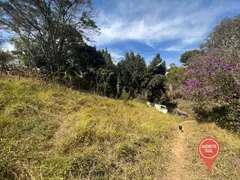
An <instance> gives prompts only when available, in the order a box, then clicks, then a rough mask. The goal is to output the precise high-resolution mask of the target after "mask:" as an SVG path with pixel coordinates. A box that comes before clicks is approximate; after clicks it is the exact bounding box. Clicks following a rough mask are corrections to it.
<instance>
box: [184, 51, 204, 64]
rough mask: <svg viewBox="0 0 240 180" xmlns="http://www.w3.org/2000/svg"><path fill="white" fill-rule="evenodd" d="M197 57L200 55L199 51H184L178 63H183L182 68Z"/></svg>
mask: <svg viewBox="0 0 240 180" xmlns="http://www.w3.org/2000/svg"><path fill="white" fill-rule="evenodd" d="M197 55H201V51H199V50H197V49H194V50H191V51H186V52H185V53H183V54H182V55H181V57H180V62H181V63H183V65H184V66H187V65H188V64H189V63H190V62H191V61H193V60H194V59H195V58H196V57H197Z"/></svg>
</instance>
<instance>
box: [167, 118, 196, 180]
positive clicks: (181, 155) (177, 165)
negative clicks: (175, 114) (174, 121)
mask: <svg viewBox="0 0 240 180" xmlns="http://www.w3.org/2000/svg"><path fill="white" fill-rule="evenodd" d="M191 123H196V121H195V120H186V121H184V122H182V123H181V125H182V126H183V132H180V131H177V132H176V133H175V137H174V141H173V148H172V154H173V157H172V160H171V162H170V164H171V165H170V168H169V171H168V174H167V175H166V177H165V178H163V179H164V180H183V179H185V178H184V174H186V173H185V172H184V165H185V158H186V154H185V152H186V150H187V139H186V138H187V135H186V134H187V133H188V135H189V133H191V130H190V129H191V128H189V126H190V125H191Z"/></svg>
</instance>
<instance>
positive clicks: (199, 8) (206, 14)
mask: <svg viewBox="0 0 240 180" xmlns="http://www.w3.org/2000/svg"><path fill="white" fill-rule="evenodd" d="M104 2H106V1H104ZM225 2H226V1H225ZM100 3H101V1H100ZM100 3H99V4H100ZM204 3H205V4H204ZM237 3H238V2H237V1H233V2H231V3H228V4H226V3H224V2H223V1H220V0H215V1H196V0H186V1H179V0H172V1H168V0H163V1H159V0H151V1H149V0H131V1H127V0H126V1H124V0H121V1H115V0H113V1H110V2H109V1H108V3H103V4H104V5H102V6H101V7H99V8H98V10H99V11H98V12H99V13H98V14H99V15H98V18H97V19H96V21H97V24H98V25H99V27H100V28H101V35H100V36H96V37H94V40H95V44H96V45H97V46H103V45H107V44H110V43H116V42H121V41H125V40H136V41H141V42H144V43H146V44H147V45H148V46H150V47H154V48H157V49H159V48H160V47H157V44H159V43H161V42H164V41H167V40H178V41H180V44H179V47H177V46H174V47H168V50H169V51H170V50H173V51H177V50H181V49H183V48H184V46H187V45H190V44H192V43H196V42H199V41H202V40H203V39H204V38H206V36H207V34H208V33H209V31H210V30H211V29H212V28H213V26H214V25H215V23H213V22H215V21H216V18H217V17H218V16H219V15H221V14H222V13H224V12H227V11H228V10H229V9H232V8H235V7H237V6H235V7H234V4H235V5H237ZM238 5H239V3H238ZM180 47H181V48H180Z"/></svg>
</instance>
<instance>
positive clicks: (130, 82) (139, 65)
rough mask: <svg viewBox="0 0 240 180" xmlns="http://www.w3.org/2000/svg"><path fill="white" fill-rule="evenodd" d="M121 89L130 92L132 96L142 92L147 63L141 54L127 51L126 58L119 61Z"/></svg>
mask: <svg viewBox="0 0 240 180" xmlns="http://www.w3.org/2000/svg"><path fill="white" fill-rule="evenodd" d="M118 68H119V78H120V86H121V89H124V88H125V90H126V91H127V92H129V94H130V96H131V97H135V95H137V94H140V93H141V92H142V82H143V81H144V77H145V73H146V63H145V61H144V58H143V57H142V56H141V55H140V54H136V55H135V54H134V52H130V53H128V52H127V53H126V54H125V59H124V60H122V61H120V62H119V63H118Z"/></svg>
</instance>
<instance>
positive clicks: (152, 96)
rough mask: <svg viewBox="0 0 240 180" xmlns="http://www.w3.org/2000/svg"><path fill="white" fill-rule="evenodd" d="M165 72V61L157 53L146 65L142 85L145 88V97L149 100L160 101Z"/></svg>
mask: <svg viewBox="0 0 240 180" xmlns="http://www.w3.org/2000/svg"><path fill="white" fill-rule="evenodd" d="M165 73H166V63H165V61H163V60H162V58H161V57H160V54H159V53H158V54H157V55H156V56H155V57H154V58H153V60H152V61H151V62H150V64H149V66H148V67H147V73H146V75H145V81H144V85H143V86H144V87H145V89H146V94H147V99H148V101H150V102H160V101H161V98H162V95H163V94H164V93H165V88H164V82H165V76H164V75H165Z"/></svg>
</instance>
